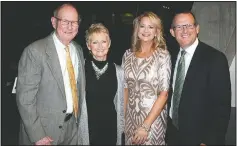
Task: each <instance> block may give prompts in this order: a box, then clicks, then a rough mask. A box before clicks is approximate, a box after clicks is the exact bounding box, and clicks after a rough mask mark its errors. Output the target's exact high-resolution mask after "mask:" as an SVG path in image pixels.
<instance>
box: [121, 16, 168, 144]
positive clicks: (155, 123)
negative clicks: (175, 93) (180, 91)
mask: <svg viewBox="0 0 237 146" xmlns="http://www.w3.org/2000/svg"><path fill="white" fill-rule="evenodd" d="M122 66H123V68H124V71H125V87H124V88H125V93H124V94H125V98H124V102H125V106H124V107H125V109H124V110H125V144H126V145H132V144H135V145H141V144H142V145H165V132H166V123H167V105H166V101H167V98H168V97H167V95H168V90H169V83H170V70H171V61H170V54H169V52H168V50H167V47H166V43H165V40H164V38H163V27H162V23H161V20H160V18H159V17H158V16H157V15H156V14H154V13H152V12H145V13H144V14H142V15H140V16H139V17H137V18H136V19H135V20H134V32H133V36H132V47H131V49H129V50H126V52H125V54H124V56H123V62H122Z"/></svg>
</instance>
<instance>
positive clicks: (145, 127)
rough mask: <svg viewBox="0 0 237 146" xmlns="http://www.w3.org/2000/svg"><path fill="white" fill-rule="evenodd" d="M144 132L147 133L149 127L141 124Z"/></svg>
mask: <svg viewBox="0 0 237 146" xmlns="http://www.w3.org/2000/svg"><path fill="white" fill-rule="evenodd" d="M141 127H142V128H143V129H144V130H145V131H146V132H149V131H150V127H149V126H147V125H146V124H144V123H143V124H142V126H141Z"/></svg>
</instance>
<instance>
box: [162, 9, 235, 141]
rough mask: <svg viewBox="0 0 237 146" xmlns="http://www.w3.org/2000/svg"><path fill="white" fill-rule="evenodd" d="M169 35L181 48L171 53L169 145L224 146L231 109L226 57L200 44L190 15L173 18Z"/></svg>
mask: <svg viewBox="0 0 237 146" xmlns="http://www.w3.org/2000/svg"><path fill="white" fill-rule="evenodd" d="M170 33H171V35H172V36H173V37H175V39H176V40H177V42H178V44H179V46H180V48H179V49H178V50H177V51H176V52H175V50H174V52H172V53H171V54H172V64H173V70H172V76H173V79H172V84H171V85H172V90H171V91H170V94H169V101H168V111H169V117H168V125H167V137H166V140H167V143H168V145H223V144H225V134H226V131H227V127H228V122H229V116H230V107H231V84H230V75H229V67H228V63H227V59H226V57H225V55H224V54H223V53H222V52H220V51H218V50H216V49H214V48H212V47H211V46H208V45H207V44H205V43H203V42H201V41H200V40H199V39H198V37H197V35H198V33H199V25H198V24H197V21H196V19H195V16H194V15H193V14H192V13H191V12H182V13H178V14H176V15H175V16H174V19H173V22H172V27H171V29H170Z"/></svg>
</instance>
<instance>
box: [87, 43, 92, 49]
mask: <svg viewBox="0 0 237 146" xmlns="http://www.w3.org/2000/svg"><path fill="white" fill-rule="evenodd" d="M86 46H87V48H88V50H89V51H90V50H91V48H90V45H89V44H88V43H86Z"/></svg>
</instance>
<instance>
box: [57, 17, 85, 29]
mask: <svg viewBox="0 0 237 146" xmlns="http://www.w3.org/2000/svg"><path fill="white" fill-rule="evenodd" d="M54 18H56V19H57V20H59V21H60V22H61V24H62V26H68V25H69V23H71V25H72V26H73V27H78V26H79V24H80V22H81V19H79V20H78V21H68V20H65V19H60V18H57V17H54Z"/></svg>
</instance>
